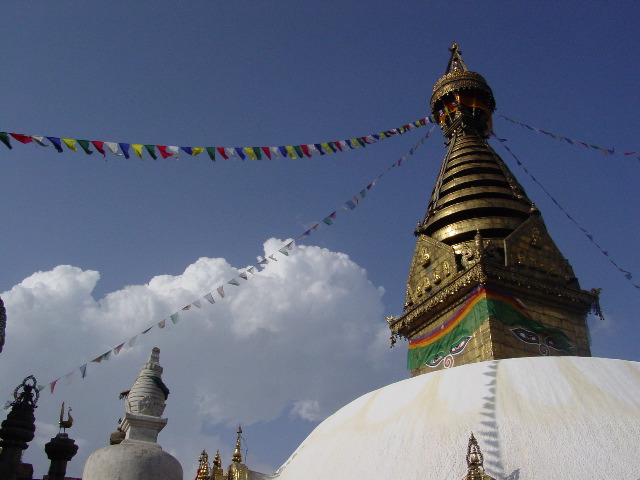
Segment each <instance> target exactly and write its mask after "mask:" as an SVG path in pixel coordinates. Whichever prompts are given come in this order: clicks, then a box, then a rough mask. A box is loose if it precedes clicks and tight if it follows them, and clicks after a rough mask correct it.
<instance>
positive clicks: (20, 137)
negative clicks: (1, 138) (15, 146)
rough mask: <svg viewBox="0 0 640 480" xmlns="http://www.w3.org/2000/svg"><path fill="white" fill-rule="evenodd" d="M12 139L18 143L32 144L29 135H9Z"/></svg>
mask: <svg viewBox="0 0 640 480" xmlns="http://www.w3.org/2000/svg"><path fill="white" fill-rule="evenodd" d="M9 135H11V136H12V137H13V138H15V139H16V140H17V141H19V142H20V143H31V142H33V138H31V137H30V136H29V135H23V134H21V133H9Z"/></svg>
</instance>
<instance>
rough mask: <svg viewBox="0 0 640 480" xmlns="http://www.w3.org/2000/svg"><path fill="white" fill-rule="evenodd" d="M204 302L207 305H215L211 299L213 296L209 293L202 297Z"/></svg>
mask: <svg viewBox="0 0 640 480" xmlns="http://www.w3.org/2000/svg"><path fill="white" fill-rule="evenodd" d="M204 298H205V300H206V301H207V302H209V303H216V301H215V300H214V299H213V295H211V294H210V293H207V294H206V295H205V296H204Z"/></svg>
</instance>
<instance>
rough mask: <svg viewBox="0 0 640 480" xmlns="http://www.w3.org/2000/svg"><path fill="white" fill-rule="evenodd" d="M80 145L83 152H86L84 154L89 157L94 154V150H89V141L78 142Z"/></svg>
mask: <svg viewBox="0 0 640 480" xmlns="http://www.w3.org/2000/svg"><path fill="white" fill-rule="evenodd" d="M78 144H79V145H80V146H81V147H82V150H84V153H86V154H87V155H91V154H92V153H93V150H90V149H89V140H78Z"/></svg>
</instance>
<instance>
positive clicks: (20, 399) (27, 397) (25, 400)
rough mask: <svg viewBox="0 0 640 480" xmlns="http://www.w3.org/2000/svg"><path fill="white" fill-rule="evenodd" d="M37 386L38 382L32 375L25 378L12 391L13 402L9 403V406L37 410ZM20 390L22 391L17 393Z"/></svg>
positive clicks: (38, 393) (38, 395)
mask: <svg viewBox="0 0 640 480" xmlns="http://www.w3.org/2000/svg"><path fill="white" fill-rule="evenodd" d="M37 385H38V381H37V380H36V377H34V376H33V375H29V376H28V377H27V378H25V379H24V380H23V381H22V383H21V384H20V385H18V386H17V387H16V389H15V390H14V391H13V398H15V400H14V401H13V402H12V403H11V406H21V407H27V406H28V407H33V408H38V407H37V406H36V404H37V403H38V399H39V398H40V392H39V391H38V388H37ZM20 389H22V391H21V392H20V393H18V391H19V390H20Z"/></svg>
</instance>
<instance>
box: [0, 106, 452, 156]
mask: <svg viewBox="0 0 640 480" xmlns="http://www.w3.org/2000/svg"><path fill="white" fill-rule="evenodd" d="M457 106H458V102H452V103H450V104H448V105H446V106H444V107H443V108H444V109H443V110H441V111H440V112H439V114H440V115H446V114H448V113H449V112H450V111H453V110H455V108H456V107H457ZM438 121H439V117H437V116H435V115H429V116H427V117H423V118H421V119H420V120H416V121H415V122H411V123H407V124H406V125H402V126H400V127H396V128H391V129H389V130H385V131H382V132H379V133H371V134H369V135H365V136H363V137H354V138H347V139H345V140H337V141H331V142H320V143H309V144H306V145H282V146H274V147H215V146H212V147H181V146H175V145H173V146H167V145H152V144H143V143H124V142H106V141H101V140H77V139H74V138H62V137H51V136H43V135H25V134H22V133H11V132H0V142H2V143H3V144H4V145H5V146H6V147H7V148H9V149H13V145H12V144H11V139H14V140H16V141H17V142H19V143H22V144H25V145H26V144H28V143H35V144H36V145H39V146H41V147H54V148H55V149H56V151H58V152H59V153H62V152H64V151H65V149H64V148H63V145H64V146H65V147H66V148H67V149H69V150H73V151H74V152H77V151H78V146H79V147H80V149H81V150H82V151H84V153H85V154H87V155H92V154H93V153H94V150H92V149H91V147H92V146H93V148H95V150H96V151H98V152H99V153H100V154H101V155H102V156H103V157H105V158H106V153H107V151H109V152H110V153H111V154H113V155H116V156H124V157H125V158H126V159H129V158H131V152H132V151H133V153H134V154H135V155H136V156H137V157H139V158H140V159H141V160H144V159H145V152H146V154H147V155H149V156H150V157H151V158H153V159H154V160H158V154H159V155H160V156H161V157H162V158H163V159H166V158H169V157H175V158H179V155H180V153H181V152H182V153H185V154H187V155H189V156H192V157H195V156H197V155H200V154H201V153H203V152H207V155H208V157H209V159H210V160H212V161H214V162H215V161H216V160H217V159H219V158H224V159H225V160H230V159H236V160H237V159H241V160H243V161H244V160H246V159H247V157H248V158H250V159H251V160H262V159H263V158H268V159H269V160H272V159H274V158H291V159H295V158H311V157H312V156H317V155H330V154H333V153H340V152H345V151H347V150H355V149H357V148H360V147H362V148H365V147H366V146H367V145H372V144H374V143H376V142H379V141H380V140H384V139H385V138H390V137H394V136H397V135H403V134H405V133H408V132H410V131H412V130H414V129H416V128H421V127H424V126H425V125H427V124H428V123H433V124H436V125H437V124H438ZM46 141H48V142H49V143H46Z"/></svg>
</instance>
